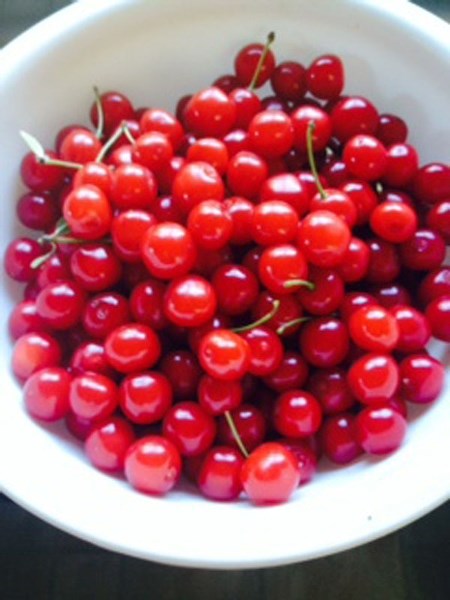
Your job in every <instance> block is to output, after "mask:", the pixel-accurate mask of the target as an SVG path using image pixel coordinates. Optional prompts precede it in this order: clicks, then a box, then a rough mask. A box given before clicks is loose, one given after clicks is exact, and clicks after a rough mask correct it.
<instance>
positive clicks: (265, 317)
mask: <svg viewBox="0 0 450 600" xmlns="http://www.w3.org/2000/svg"><path fill="white" fill-rule="evenodd" d="M280 304H281V302H280V301H279V300H274V301H273V307H272V309H271V310H270V311H269V312H268V313H266V314H265V315H263V316H262V317H261V318H260V319H258V320H257V321H253V323H249V324H248V325H242V327H234V328H233V329H232V331H234V333H244V332H245V331H251V330H252V329H254V328H255V327H260V326H261V325H265V324H266V323H268V322H269V321H270V319H272V318H273V317H274V316H275V315H276V314H277V312H278V309H279V308H280Z"/></svg>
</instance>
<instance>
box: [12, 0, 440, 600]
mask: <svg viewBox="0 0 450 600" xmlns="http://www.w3.org/2000/svg"><path fill="white" fill-rule="evenodd" d="M418 3H419V4H422V5H424V6H427V7H428V8H429V9H430V10H435V11H436V12H437V13H438V14H441V15H442V16H444V17H447V18H449V19H450V0H440V2H438V1H434V2H426V1H425V0H421V1H420V2H418ZM66 4H68V2H67V1H64V0H54V1H51V0H0V45H2V44H4V43H6V42H7V41H8V40H9V39H11V38H12V37H14V36H15V35H17V34H18V33H19V32H20V31H22V30H23V29H25V28H26V27H28V26H29V25H31V24H32V23H34V22H36V21H37V20H39V19H40V18H42V17H44V16H45V15H46V14H49V13H51V12H53V11H54V10H57V9H58V8H61V7H62V6H64V5H66ZM449 458H450V457H449ZM418 476H419V477H420V473H419V474H418ZM197 598H198V599H202V598H205V599H208V600H240V599H241V598H242V599H245V600H294V599H295V600H300V599H302V600H449V599H450V503H447V504H446V505H444V506H441V507H440V508H438V509H436V510H435V511H433V512H432V513H431V514H429V515H427V516H426V517H423V518H421V519H420V520H418V521H417V522H415V523H413V524H412V525H410V526H408V527H405V528H404V529H402V530H400V531H398V532H396V533H394V534H391V535H389V536H386V537H384V538H382V539H380V540H377V541H375V542H372V543H370V544H366V545H364V546H362V547H360V548H356V549H354V550H350V551H347V552H342V553H340V554H337V555H334V556H330V557H326V558H322V559H317V560H313V561H309V562H306V563H301V564H297V565H290V566H285V567H277V568H270V569H260V570H248V571H231V572H221V571H213V570H203V569H184V568H175V567H168V566H165V565H159V564H156V563H151V562H145V561H142V560H138V559H134V558H130V557H126V556H122V555H119V554H116V553H113V552H109V551H106V550H103V549H100V548H97V547H96V546H93V545H91V544H88V543H86V542H83V541H80V540H78V539H76V538H74V537H72V536H70V535H67V534H65V533H62V532H60V531H59V530H57V529H55V528H54V527H52V526H50V525H48V524H46V523H44V522H42V521H41V520H39V519H37V518H36V517H34V516H32V515H30V514H29V513H27V512H26V511H24V510H23V509H22V508H20V507H18V506H17V505H16V504H14V503H13V502H11V501H10V500H8V499H7V498H6V497H4V496H1V495H0V600H71V599H73V600H85V599H86V600H91V599H92V600H103V599H105V600H122V599H127V600H140V599H143V600H144V599H145V600H190V599H197Z"/></svg>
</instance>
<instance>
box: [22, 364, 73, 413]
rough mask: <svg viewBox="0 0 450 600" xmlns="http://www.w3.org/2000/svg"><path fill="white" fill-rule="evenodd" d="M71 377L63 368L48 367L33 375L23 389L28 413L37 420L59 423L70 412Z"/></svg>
mask: <svg viewBox="0 0 450 600" xmlns="http://www.w3.org/2000/svg"><path fill="white" fill-rule="evenodd" d="M70 380H71V377H70V375H69V373H68V372H67V371H66V370H65V369H63V368H61V367H47V368H44V369H40V370H39V371H36V372H35V373H33V374H32V375H31V376H30V377H29V378H28V379H27V381H26V383H25V386H24V388H23V396H24V403H25V406H26V409H27V411H28V412H29V413H30V414H31V415H32V416H33V417H35V418H36V419H41V420H43V421H57V420H59V419H62V418H63V417H64V416H65V415H66V414H67V412H68V411H69V389H70Z"/></svg>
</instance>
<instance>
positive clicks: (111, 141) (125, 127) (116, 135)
mask: <svg viewBox="0 0 450 600" xmlns="http://www.w3.org/2000/svg"><path fill="white" fill-rule="evenodd" d="M124 134H125V136H126V137H127V139H128V140H129V141H130V142H131V143H132V144H134V143H135V142H136V140H135V139H134V137H133V135H132V133H131V131H130V130H129V129H128V125H127V124H126V123H125V122H123V123H121V124H120V125H119V127H117V129H116V130H115V131H114V133H113V134H112V136H111V137H110V138H109V140H108V141H107V142H105V144H104V145H103V147H102V149H101V150H100V152H99V153H98V155H97V156H96V158H95V162H97V163H99V162H102V160H103V159H104V158H105V156H106V155H107V154H108V152H109V151H110V150H111V148H112V147H113V146H114V144H115V143H116V142H117V140H118V139H119V138H120V136H122V135H124Z"/></svg>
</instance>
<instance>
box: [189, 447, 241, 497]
mask: <svg viewBox="0 0 450 600" xmlns="http://www.w3.org/2000/svg"><path fill="white" fill-rule="evenodd" d="M243 462H244V457H243V456H242V454H241V453H240V452H239V451H238V450H236V449H234V448H229V447H227V446H216V447H214V448H211V449H210V450H209V451H208V453H207V454H206V456H205V457H204V459H203V460H202V463H201V466H200V469H199V472H198V474H197V485H198V487H199V489H200V492H201V493H202V494H203V495H204V496H206V498H210V499H211V500H222V501H225V500H234V499H235V498H237V497H238V496H239V495H240V493H241V491H242V483H241V477H240V475H241V468H242V464H243Z"/></svg>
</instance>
